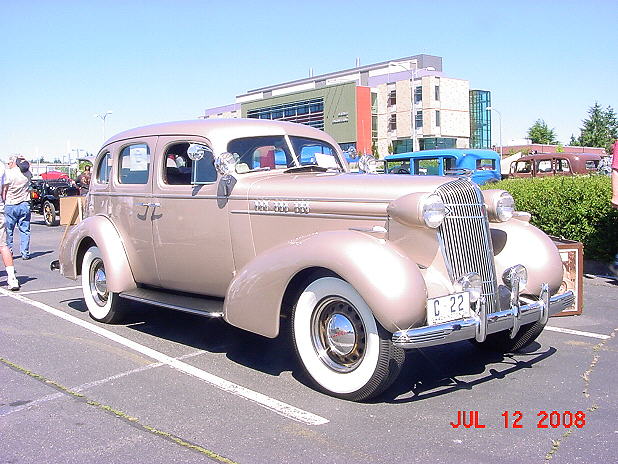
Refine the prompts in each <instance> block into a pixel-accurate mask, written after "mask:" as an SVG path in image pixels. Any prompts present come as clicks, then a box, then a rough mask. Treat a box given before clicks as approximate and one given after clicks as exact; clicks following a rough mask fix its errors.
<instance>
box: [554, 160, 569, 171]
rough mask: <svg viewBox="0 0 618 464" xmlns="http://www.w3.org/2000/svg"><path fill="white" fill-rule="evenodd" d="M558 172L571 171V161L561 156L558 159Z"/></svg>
mask: <svg viewBox="0 0 618 464" xmlns="http://www.w3.org/2000/svg"><path fill="white" fill-rule="evenodd" d="M556 172H571V167H570V166H569V161H568V160H565V159H562V158H559V159H557V160H556Z"/></svg>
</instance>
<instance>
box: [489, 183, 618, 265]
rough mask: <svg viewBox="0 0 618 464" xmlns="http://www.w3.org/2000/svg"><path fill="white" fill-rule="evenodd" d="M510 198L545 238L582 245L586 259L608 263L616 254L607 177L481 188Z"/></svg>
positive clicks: (617, 235)
mask: <svg viewBox="0 0 618 464" xmlns="http://www.w3.org/2000/svg"><path fill="white" fill-rule="evenodd" d="M482 188H483V189H493V188H496V189H502V190H506V191H508V192H510V193H511V195H513V198H514V199H515V206H516V208H517V210H518V211H527V212H529V213H531V214H532V220H531V221H530V222H531V223H532V224H534V225H535V226H537V227H538V228H539V229H541V230H543V231H544V232H545V233H547V234H549V235H554V236H557V237H564V238H566V239H569V240H576V241H578V242H582V243H583V244H584V254H585V257H586V259H595V260H600V261H610V260H611V259H612V258H613V257H614V255H615V254H616V252H617V251H618V210H614V209H612V207H611V206H610V198H611V181H610V178H609V176H600V175H595V176H557V177H544V178H534V179H508V180H503V181H500V182H497V183H494V184H489V185H484V186H483V187H482Z"/></svg>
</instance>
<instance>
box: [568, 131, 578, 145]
mask: <svg viewBox="0 0 618 464" xmlns="http://www.w3.org/2000/svg"><path fill="white" fill-rule="evenodd" d="M569 147H579V140H577V139H576V138H575V136H574V135H573V134H571V140H569Z"/></svg>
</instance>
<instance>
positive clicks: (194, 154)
mask: <svg viewBox="0 0 618 464" xmlns="http://www.w3.org/2000/svg"><path fill="white" fill-rule="evenodd" d="M206 153H212V151H211V150H210V148H208V147H207V146H206V145H200V144H199V143H192V144H190V145H189V148H187V156H188V157H189V158H190V159H192V160H193V161H199V160H201V159H202V158H203V157H204V156H205V155H206Z"/></svg>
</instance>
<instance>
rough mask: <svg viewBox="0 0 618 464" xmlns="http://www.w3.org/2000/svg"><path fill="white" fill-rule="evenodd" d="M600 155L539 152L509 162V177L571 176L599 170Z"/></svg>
mask: <svg viewBox="0 0 618 464" xmlns="http://www.w3.org/2000/svg"><path fill="white" fill-rule="evenodd" d="M600 163H601V156H600V155H597V154H594V153H541V154H535V155H527V156H522V157H521V158H519V159H518V160H517V161H513V162H512V163H511V169H510V171H509V177H546V176H560V175H562V176H572V175H573V174H593V173H598V172H599V164H600Z"/></svg>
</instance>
